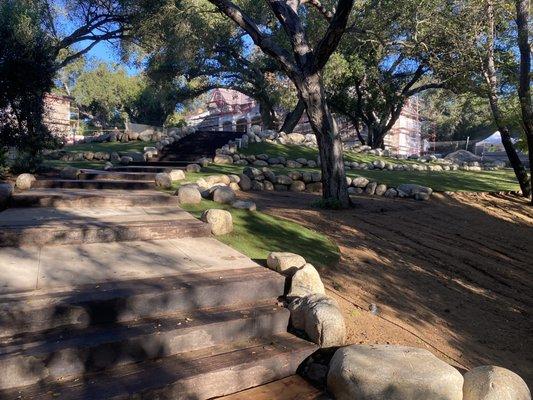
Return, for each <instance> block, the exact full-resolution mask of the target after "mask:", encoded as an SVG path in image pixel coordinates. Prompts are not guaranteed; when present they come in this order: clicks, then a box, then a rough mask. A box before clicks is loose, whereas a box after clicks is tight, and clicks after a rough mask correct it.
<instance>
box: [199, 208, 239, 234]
mask: <svg viewBox="0 0 533 400" xmlns="http://www.w3.org/2000/svg"><path fill="white" fill-rule="evenodd" d="M201 219H202V221H204V222H207V223H208V224H209V225H210V226H211V233H212V234H213V235H225V234H228V233H230V232H232V231H233V218H232V217H231V213H230V212H229V211H226V210H217V209H210V210H205V211H204V212H203V214H202V217H201Z"/></svg>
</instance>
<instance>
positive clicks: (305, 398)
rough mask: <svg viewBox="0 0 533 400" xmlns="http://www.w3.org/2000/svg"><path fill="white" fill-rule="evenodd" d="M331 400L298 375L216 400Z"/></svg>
mask: <svg viewBox="0 0 533 400" xmlns="http://www.w3.org/2000/svg"><path fill="white" fill-rule="evenodd" d="M250 399H253V400H331V398H330V397H329V396H328V395H326V394H325V393H324V392H323V391H322V390H319V389H317V388H315V387H314V386H312V385H311V384H309V383H308V382H307V381H306V380H305V379H303V378H302V377H301V376H299V375H292V376H289V377H287V378H283V379H279V380H277V381H274V382H270V383H267V384H265V385H261V386H258V387H254V388H252V389H247V390H243V391H242V392H238V393H234V394H230V395H228V396H224V397H219V398H218V400H250Z"/></svg>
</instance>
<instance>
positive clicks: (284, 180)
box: [275, 175, 292, 185]
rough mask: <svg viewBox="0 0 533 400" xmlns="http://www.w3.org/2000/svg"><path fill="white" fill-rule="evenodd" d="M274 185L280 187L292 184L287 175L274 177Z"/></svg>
mask: <svg viewBox="0 0 533 400" xmlns="http://www.w3.org/2000/svg"><path fill="white" fill-rule="evenodd" d="M275 183H277V184H280V185H290V184H292V179H291V178H289V177H288V176H287V175H278V176H277V177H276V182H275Z"/></svg>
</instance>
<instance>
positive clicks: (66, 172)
mask: <svg viewBox="0 0 533 400" xmlns="http://www.w3.org/2000/svg"><path fill="white" fill-rule="evenodd" d="M80 173H81V171H80V170H79V169H78V168H74V167H65V168H63V169H62V170H61V172H60V173H59V176H60V178H61V179H78V175H79V174H80Z"/></svg>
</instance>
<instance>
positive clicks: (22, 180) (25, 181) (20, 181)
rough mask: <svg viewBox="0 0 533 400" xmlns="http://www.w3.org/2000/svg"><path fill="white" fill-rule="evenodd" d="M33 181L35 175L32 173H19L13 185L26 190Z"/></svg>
mask: <svg viewBox="0 0 533 400" xmlns="http://www.w3.org/2000/svg"><path fill="white" fill-rule="evenodd" d="M34 181H35V177H34V176H33V175H32V174H20V175H19V176H17V180H16V181H15V187H16V188H17V189H20V190H28V189H30V188H31V185H32V183H33V182H34Z"/></svg>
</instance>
